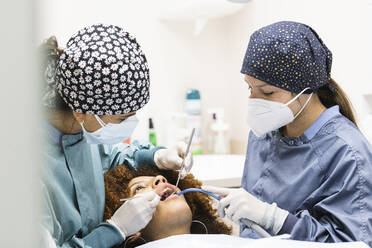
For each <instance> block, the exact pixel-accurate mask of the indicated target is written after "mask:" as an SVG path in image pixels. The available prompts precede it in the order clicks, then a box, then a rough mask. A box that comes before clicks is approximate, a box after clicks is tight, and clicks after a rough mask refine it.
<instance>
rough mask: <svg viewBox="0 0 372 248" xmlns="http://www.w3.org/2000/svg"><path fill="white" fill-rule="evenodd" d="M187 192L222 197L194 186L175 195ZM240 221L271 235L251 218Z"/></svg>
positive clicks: (268, 235) (263, 233) (259, 231)
mask: <svg viewBox="0 0 372 248" xmlns="http://www.w3.org/2000/svg"><path fill="white" fill-rule="evenodd" d="M188 192H200V193H203V194H207V195H209V196H211V197H213V198H214V199H216V200H218V201H219V200H221V199H222V198H221V197H220V196H217V195H215V194H213V193H211V192H209V191H206V190H202V189H196V188H189V189H185V190H182V191H181V192H178V193H177V195H178V196H181V195H183V194H185V193H188ZM240 221H241V222H242V223H243V224H244V225H246V226H247V227H251V228H253V229H254V230H255V231H256V232H258V233H259V234H260V235H261V236H262V237H264V238H267V237H271V235H270V234H269V233H268V232H266V231H265V229H263V228H262V227H261V226H259V225H257V224H256V223H254V222H253V221H251V220H248V219H246V218H242V219H240Z"/></svg>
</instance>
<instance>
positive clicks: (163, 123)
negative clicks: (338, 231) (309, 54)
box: [39, 0, 372, 153]
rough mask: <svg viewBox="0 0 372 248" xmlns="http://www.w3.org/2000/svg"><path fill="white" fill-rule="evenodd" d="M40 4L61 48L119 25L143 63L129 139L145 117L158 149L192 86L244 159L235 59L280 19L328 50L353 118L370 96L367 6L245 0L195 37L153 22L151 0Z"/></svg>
mask: <svg viewBox="0 0 372 248" xmlns="http://www.w3.org/2000/svg"><path fill="white" fill-rule="evenodd" d="M39 1H40V3H41V5H42V6H43V13H44V14H43V16H42V17H41V22H42V30H41V32H40V34H39V39H40V40H41V38H42V37H47V36H48V35H50V34H55V35H56V36H57V38H58V39H59V40H60V42H61V45H62V46H64V44H65V43H66V41H67V39H68V37H70V36H71V35H72V33H73V32H75V31H76V30H78V29H79V28H81V27H83V26H86V25H89V24H92V23H97V22H105V23H112V24H116V25H119V26H122V27H123V28H125V29H127V30H128V31H129V32H131V33H133V34H134V35H135V36H136V37H137V38H138V41H139V43H140V44H141V45H142V47H143V49H144V51H145V53H146V55H147V58H148V61H149V65H150V70H151V71H150V77H151V100H150V103H149V104H148V105H147V106H146V107H145V108H144V110H143V111H141V112H142V113H140V114H139V115H140V117H142V119H143V121H142V122H141V124H140V126H139V127H138V128H137V130H136V137H139V138H146V135H147V133H146V127H147V117H149V116H152V117H154V121H155V126H156V128H157V131H158V139H159V141H160V144H166V140H167V139H166V133H167V132H166V129H167V127H169V125H168V119H169V114H170V113H171V112H173V111H183V109H184V98H185V92H186V89H187V88H188V87H196V88H198V89H199V90H200V91H201V96H202V103H203V111H204V113H203V117H204V119H205V118H206V110H207V108H209V107H221V106H222V107H224V108H225V112H226V114H225V115H226V118H225V119H227V120H228V121H229V122H230V124H231V138H232V141H233V142H232V145H233V152H234V153H244V150H245V146H246V142H247V136H248V131H249V130H248V128H247V127H246V124H245V118H246V114H245V112H246V108H245V106H246V99H247V96H248V89H247V86H246V84H245V83H244V81H243V77H242V75H241V74H240V68H241V64H242V60H243V57H244V53H245V49H246V47H247V44H248V40H249V36H250V34H251V33H252V32H253V31H254V30H256V29H258V28H260V27H262V26H264V25H268V24H270V23H272V22H275V21H280V20H293V21H300V22H304V23H306V24H308V25H310V26H312V27H313V28H314V29H315V30H316V31H317V32H318V33H319V35H320V36H321V38H322V39H323V40H324V41H325V43H326V44H327V46H328V47H329V48H330V50H331V51H332V52H333V57H334V60H333V68H332V75H333V77H334V78H335V79H336V81H337V82H338V83H339V84H340V85H341V86H342V87H343V88H344V89H345V90H346V92H347V93H348V94H349V96H350V98H351V100H352V101H353V103H354V105H355V107H356V110H357V113H358V115H359V117H363V115H364V114H365V113H366V104H365V102H364V101H363V99H362V97H361V95H362V94H363V93H366V92H372V83H371V82H370V81H371V80H370V78H369V75H368V72H369V70H370V65H371V64H370V59H369V58H370V57H371V56H367V54H368V53H367V51H368V49H369V44H371V28H370V25H368V23H371V22H368V20H367V19H368V18H369V21H370V20H371V19H370V17H368V14H367V12H368V11H370V10H371V8H369V10H368V8H366V6H367V5H368V1H369V2H370V1H371V0H355V1H347V0H311V1H307V0H252V1H250V2H249V3H248V4H247V5H246V7H245V8H244V9H243V11H240V12H238V13H236V14H235V15H232V16H228V17H224V18H219V19H214V20H210V21H209V22H208V23H207V25H206V27H205V29H204V30H203V31H202V32H201V34H200V35H199V36H194V34H193V33H194V29H193V23H192V22H180V21H167V22H164V21H159V20H158V19H157V18H156V13H157V12H158V11H159V10H160V8H161V6H159V5H157V3H159V1H157V0H107V1H104V2H103V1H99V0H79V1H77V0H64V1H63V2H62V1H58V0H39ZM369 16H371V14H370V15H369ZM368 39H369V41H368ZM369 51H371V50H369ZM370 54H371V53H370Z"/></svg>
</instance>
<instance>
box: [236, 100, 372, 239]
mask: <svg viewBox="0 0 372 248" xmlns="http://www.w3.org/2000/svg"><path fill="white" fill-rule="evenodd" d="M242 187H243V188H244V189H246V190H247V191H248V192H249V193H251V194H253V195H254V196H256V197H257V198H259V199H260V200H263V201H266V202H268V203H273V202H276V203H277V204H278V206H279V207H280V208H282V209H285V210H287V211H289V212H290V215H289V217H288V218H287V220H286V223H285V225H287V226H286V227H283V228H285V229H287V230H288V232H289V233H290V234H291V237H292V239H296V240H307V241H319V242H341V241H355V240H359V241H364V242H365V243H367V244H368V245H370V246H372V147H371V145H370V144H369V143H368V141H367V140H366V138H365V137H364V136H363V135H362V134H361V132H360V131H359V130H358V128H357V127H356V126H355V125H354V124H353V123H352V122H351V121H349V120H348V119H347V118H346V117H344V116H343V115H341V114H340V112H339V106H334V107H331V108H329V109H327V110H325V111H324V112H323V113H322V114H321V115H320V117H319V118H318V119H317V120H316V121H315V122H314V123H313V124H312V125H311V126H310V127H309V128H308V129H307V130H306V131H305V132H304V134H303V135H301V136H300V137H299V138H289V137H283V136H282V135H281V134H280V132H279V130H276V131H273V132H270V133H268V134H266V135H264V136H262V137H256V136H255V135H254V134H253V133H252V132H251V133H250V135H249V139H248V148H247V154H246V160H245V168H244V173H243V178H242ZM293 218H295V221H291V223H293V224H292V226H290V227H289V228H288V223H287V222H288V220H289V219H292V220H293ZM240 235H241V236H242V237H251V238H257V237H259V234H257V233H256V232H255V231H254V230H253V229H251V228H248V227H247V226H245V225H241V228H240Z"/></svg>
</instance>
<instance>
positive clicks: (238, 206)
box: [202, 186, 288, 234]
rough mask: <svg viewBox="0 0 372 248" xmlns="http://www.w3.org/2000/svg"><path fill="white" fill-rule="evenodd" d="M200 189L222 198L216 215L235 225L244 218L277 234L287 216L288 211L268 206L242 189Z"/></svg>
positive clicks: (204, 187)
mask: <svg viewBox="0 0 372 248" xmlns="http://www.w3.org/2000/svg"><path fill="white" fill-rule="evenodd" d="M202 189H204V190H206V191H209V192H212V193H214V194H217V195H219V196H221V197H224V198H223V199H221V200H220V201H219V204H218V214H219V215H220V216H221V217H222V218H223V217H225V214H226V216H227V217H228V218H229V219H231V220H232V221H233V222H235V223H237V224H240V223H241V219H243V218H246V219H248V220H250V221H253V222H255V223H257V224H258V225H260V226H262V227H263V228H265V229H266V230H270V231H271V232H272V233H273V234H277V233H278V232H279V231H280V229H281V228H282V226H283V224H284V221H285V220H286V218H287V216H288V211H286V210H283V209H281V208H279V207H277V206H276V203H273V204H271V205H270V204H268V203H266V202H263V201H261V200H259V199H258V198H256V197H255V196H253V195H251V194H250V193H248V192H247V191H246V190H245V189H243V188H239V189H232V188H231V189H230V188H220V187H213V186H202Z"/></svg>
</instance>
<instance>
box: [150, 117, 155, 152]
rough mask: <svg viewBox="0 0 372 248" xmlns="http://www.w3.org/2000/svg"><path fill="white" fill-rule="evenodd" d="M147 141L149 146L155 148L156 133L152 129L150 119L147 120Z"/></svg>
mask: <svg viewBox="0 0 372 248" xmlns="http://www.w3.org/2000/svg"><path fill="white" fill-rule="evenodd" d="M149 141H150V143H151V144H153V145H154V146H156V133H155V129H154V123H153V122H152V118H149Z"/></svg>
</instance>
